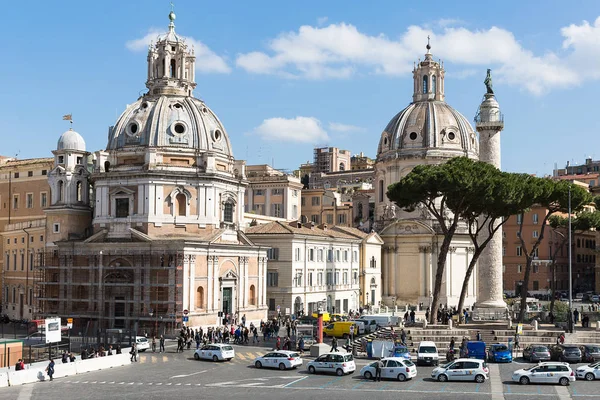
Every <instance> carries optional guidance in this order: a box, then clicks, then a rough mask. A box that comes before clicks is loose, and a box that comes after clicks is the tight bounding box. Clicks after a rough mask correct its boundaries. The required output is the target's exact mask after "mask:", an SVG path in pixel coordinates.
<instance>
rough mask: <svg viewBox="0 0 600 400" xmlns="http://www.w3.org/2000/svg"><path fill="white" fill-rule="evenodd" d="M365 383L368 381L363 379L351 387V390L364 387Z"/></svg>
mask: <svg viewBox="0 0 600 400" xmlns="http://www.w3.org/2000/svg"><path fill="white" fill-rule="evenodd" d="M367 382H369V381H368V380H367V379H366V378H365V379H364V380H363V381H362V382H359V383H357V384H356V385H354V386H352V390H354V389H356V388H359V387H361V386H362V385H364V384H365V383H367Z"/></svg>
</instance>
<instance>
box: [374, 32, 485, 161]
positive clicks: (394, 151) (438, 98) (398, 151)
mask: <svg viewBox="0 0 600 400" xmlns="http://www.w3.org/2000/svg"><path fill="white" fill-rule="evenodd" d="M430 49H431V46H430V45H429V44H428V45H427V53H426V54H425V59H424V60H423V61H419V63H418V64H417V65H415V68H414V69H413V80H414V93H413V102H412V103H410V104H409V105H408V107H406V108H405V109H404V110H402V111H400V112H399V113H398V114H396V116H394V118H392V120H391V121H390V122H389V123H388V124H387V126H386V128H385V130H384V131H383V133H382V134H381V139H380V141H379V147H378V148H377V160H378V161H383V160H386V159H397V158H415V157H416V158H427V157H430V158H442V159H447V158H452V157H457V156H467V157H471V158H478V154H479V148H478V142H477V135H476V133H475V131H474V130H473V128H472V127H471V124H470V123H469V121H468V120H467V119H466V118H465V117H464V116H463V115H462V114H461V113H459V112H458V111H456V110H455V109H454V108H452V107H451V106H450V105H448V104H447V103H446V101H445V94H444V78H445V70H444V67H443V64H441V63H439V62H437V61H434V60H433V57H432V54H431V52H430Z"/></svg>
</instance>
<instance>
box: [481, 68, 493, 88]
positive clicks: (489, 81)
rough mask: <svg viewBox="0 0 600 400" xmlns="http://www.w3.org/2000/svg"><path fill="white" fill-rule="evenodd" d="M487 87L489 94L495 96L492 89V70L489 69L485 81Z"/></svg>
mask: <svg viewBox="0 0 600 400" xmlns="http://www.w3.org/2000/svg"><path fill="white" fill-rule="evenodd" d="M483 83H484V84H485V87H486V89H487V92H488V94H494V89H492V70H491V69H489V68H488V70H487V76H486V77H485V81H483Z"/></svg>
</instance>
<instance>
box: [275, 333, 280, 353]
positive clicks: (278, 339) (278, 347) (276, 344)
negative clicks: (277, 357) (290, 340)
mask: <svg viewBox="0 0 600 400" xmlns="http://www.w3.org/2000/svg"><path fill="white" fill-rule="evenodd" d="M275 346H276V348H277V350H281V338H280V337H279V336H277V342H276V343H275Z"/></svg>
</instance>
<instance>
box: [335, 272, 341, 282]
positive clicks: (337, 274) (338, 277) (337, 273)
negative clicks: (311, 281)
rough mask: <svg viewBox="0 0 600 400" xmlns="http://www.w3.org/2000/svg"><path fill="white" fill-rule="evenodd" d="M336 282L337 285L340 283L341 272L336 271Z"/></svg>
mask: <svg viewBox="0 0 600 400" xmlns="http://www.w3.org/2000/svg"><path fill="white" fill-rule="evenodd" d="M334 284H335V285H339V284H340V273H339V272H336V273H335V282H334Z"/></svg>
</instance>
